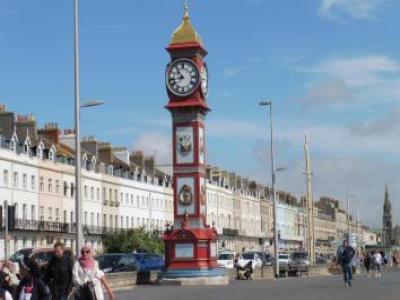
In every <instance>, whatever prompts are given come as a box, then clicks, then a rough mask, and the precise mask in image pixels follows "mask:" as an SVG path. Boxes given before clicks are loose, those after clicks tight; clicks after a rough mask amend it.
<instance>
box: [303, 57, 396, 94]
mask: <svg viewBox="0 0 400 300" xmlns="http://www.w3.org/2000/svg"><path fill="white" fill-rule="evenodd" d="M299 70H302V71H306V72H311V73H318V74H321V75H323V76H325V77H330V78H336V79H341V80H343V81H345V82H346V84H348V85H349V86H350V87H363V86H368V85H371V84H377V83H381V82H384V81H385V80H386V79H387V77H390V76H393V75H400V64H399V63H398V62H396V61H395V60H393V59H392V58H390V57H387V56H382V55H375V56H361V57H356V58H348V59H333V60H329V61H325V62H322V63H320V64H317V65H315V66H312V67H309V68H301V69H299Z"/></svg>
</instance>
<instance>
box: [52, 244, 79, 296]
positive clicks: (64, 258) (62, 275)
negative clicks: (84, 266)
mask: <svg viewBox="0 0 400 300" xmlns="http://www.w3.org/2000/svg"><path fill="white" fill-rule="evenodd" d="M72 266H73V261H72V258H71V257H70V256H69V255H67V254H66V253H65V252H64V244H62V243H60V242H57V243H55V244H54V255H53V257H52V258H51V260H50V262H49V266H48V268H47V274H46V275H47V276H46V282H47V283H48V284H49V286H50V289H51V294H52V299H53V300H66V299H67V297H68V295H69V293H70V292H71V290H72Z"/></svg>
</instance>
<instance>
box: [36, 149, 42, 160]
mask: <svg viewBox="0 0 400 300" xmlns="http://www.w3.org/2000/svg"><path fill="white" fill-rule="evenodd" d="M36 156H37V158H39V159H43V149H42V147H38V148H37V151H36Z"/></svg>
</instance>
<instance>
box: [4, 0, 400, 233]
mask: <svg viewBox="0 0 400 300" xmlns="http://www.w3.org/2000/svg"><path fill="white" fill-rule="evenodd" d="M80 2H81V5H80V18H81V19H80V21H81V22H80V26H81V32H80V34H81V41H80V43H81V48H80V59H81V98H82V99H92V98H99V99H104V100H105V101H106V102H107V103H106V105H104V106H103V107H98V108H93V109H90V110H86V111H84V112H83V113H82V131H83V133H84V134H87V135H96V136H97V137H98V138H99V139H101V140H104V141H110V142H112V143H113V144H114V145H126V146H128V147H129V148H131V149H139V148H141V149H144V150H145V151H146V152H147V153H148V154H152V153H153V152H154V150H156V151H157V156H158V158H159V159H160V161H161V162H162V163H165V162H168V161H169V160H170V158H169V157H170V116H169V113H168V112H167V111H166V110H165V109H164V108H163V106H164V105H165V104H166V103H167V95H166V92H165V86H164V78H163V77H164V69H165V65H166V63H167V62H168V59H169V58H168V55H167V53H166V51H165V47H166V46H167V45H168V43H169V39H170V37H171V34H172V32H173V31H174V30H175V28H176V27H177V26H178V25H179V24H180V22H181V19H182V11H183V8H182V7H183V3H182V1H179V0H176V1H175V0H174V1H172V0H154V1H132V0H118V1H106V0H96V1H95V0H85V1H80ZM189 6H190V16H191V20H192V23H193V24H194V26H195V27H196V29H197V30H198V32H199V33H200V35H201V36H202V38H203V40H204V43H205V47H206V48H207V50H208V51H209V55H208V57H207V63H208V66H209V72H210V94H209V100H208V101H209V104H210V106H211V108H212V112H211V113H210V114H209V116H208V118H207V120H208V124H207V128H208V129H207V137H208V140H207V142H208V161H209V163H211V164H214V165H218V166H220V167H222V168H225V169H228V170H230V171H235V172H238V173H240V174H243V175H247V176H249V177H250V178H254V179H257V180H259V181H262V182H266V183H269V181H270V179H269V178H270V173H269V170H270V168H269V164H268V162H267V161H266V157H268V155H269V152H268V148H267V145H268V142H269V140H268V139H267V127H266V126H267V123H266V112H265V111H263V110H262V109H260V107H258V105H257V103H258V102H259V101H260V100H265V99H271V100H272V101H273V105H274V116H275V119H276V137H277V140H276V143H277V164H278V165H279V166H284V167H286V171H284V172H281V173H279V174H278V186H279V188H280V189H284V190H287V191H290V192H292V193H294V194H296V195H299V194H302V193H304V191H305V186H304V181H305V179H304V177H303V175H301V173H302V172H303V171H304V159H303V158H304V155H303V148H302V147H303V139H304V134H305V132H307V133H308V135H309V140H310V146H311V151H312V155H313V172H314V192H315V197H319V196H320V195H330V196H334V197H338V198H340V199H344V198H345V194H346V189H348V190H349V193H350V195H351V200H352V212H353V213H354V214H355V215H356V214H357V207H359V212H360V216H361V219H362V220H363V221H364V222H365V223H368V224H370V225H372V226H378V225H380V224H381V218H382V212H381V211H382V205H383V195H384V185H385V183H386V184H388V186H389V192H390V195H391V198H392V201H393V206H394V209H395V214H394V216H395V219H396V220H398V218H400V204H399V203H398V199H399V197H400V187H399V174H398V173H399V172H398V170H399V167H400V164H399V159H400V155H399V149H400V141H399V138H398V136H399V133H400V107H399V101H400V54H399V53H400V33H399V31H398V28H399V21H398V20H399V17H400V16H399V11H400V2H399V1H396V0H298V1H289V0H235V1H228V0H219V1H211V0H203V1H189ZM72 14H73V1H72V0H68V1H67V0H65V1H51V0H35V1H29V0H3V1H1V3H0V59H1V68H0V102H2V103H5V104H7V106H8V107H9V109H10V110H13V111H15V112H18V113H21V114H26V113H33V114H34V115H36V117H37V119H38V121H39V123H40V124H44V123H45V122H58V123H59V125H60V127H62V128H70V127H72V125H73V111H72V107H73V106H72V104H73V27H72V26H73V18H72V17H73V15H72Z"/></svg>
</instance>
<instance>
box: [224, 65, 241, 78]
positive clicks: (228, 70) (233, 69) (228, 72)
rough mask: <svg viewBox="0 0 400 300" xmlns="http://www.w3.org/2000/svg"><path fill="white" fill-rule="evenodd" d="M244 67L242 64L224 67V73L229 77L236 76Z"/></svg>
mask: <svg viewBox="0 0 400 300" xmlns="http://www.w3.org/2000/svg"><path fill="white" fill-rule="evenodd" d="M242 69H243V68H242V67H241V66H233V67H227V68H225V69H224V75H225V76H227V77H235V76H237V75H239V74H240V72H241V71H242Z"/></svg>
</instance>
